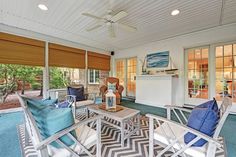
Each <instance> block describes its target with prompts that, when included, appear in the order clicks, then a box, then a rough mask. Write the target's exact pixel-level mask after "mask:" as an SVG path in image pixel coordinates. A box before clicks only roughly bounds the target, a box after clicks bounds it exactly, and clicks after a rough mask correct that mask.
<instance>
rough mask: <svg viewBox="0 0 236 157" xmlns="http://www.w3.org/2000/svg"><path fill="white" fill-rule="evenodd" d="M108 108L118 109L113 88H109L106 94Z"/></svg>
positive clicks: (109, 109) (111, 109) (110, 109)
mask: <svg viewBox="0 0 236 157" xmlns="http://www.w3.org/2000/svg"><path fill="white" fill-rule="evenodd" d="M106 110H108V111H115V110H116V95H115V94H114V93H113V91H112V90H108V92H107V94H106Z"/></svg>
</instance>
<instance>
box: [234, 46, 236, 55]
mask: <svg viewBox="0 0 236 157" xmlns="http://www.w3.org/2000/svg"><path fill="white" fill-rule="evenodd" d="M233 53H234V55H236V44H234V45H233Z"/></svg>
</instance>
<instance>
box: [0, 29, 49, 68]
mask: <svg viewBox="0 0 236 157" xmlns="http://www.w3.org/2000/svg"><path fill="white" fill-rule="evenodd" d="M44 54H45V42H43V41H39V40H35V39H30V38H26V37H21V36H16V35H11V34H7V33H2V32H0V64H21V65H31V66H44Z"/></svg>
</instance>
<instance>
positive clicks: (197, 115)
mask: <svg viewBox="0 0 236 157" xmlns="http://www.w3.org/2000/svg"><path fill="white" fill-rule="evenodd" d="M219 118H220V117H219V110H218V106H217V102H216V100H215V99H214V100H211V101H208V102H205V103H203V104H201V105H199V106H196V107H195V108H194V109H193V110H192V112H191V114H190V116H189V118H188V123H187V126H189V127H191V128H193V129H195V130H198V131H200V132H202V133H204V134H206V135H208V136H211V137H212V136H213V134H214V132H215V128H216V126H217V124H218V121H219ZM195 137H196V135H194V134H192V133H187V134H186V135H185V136H184V141H185V143H189V142H190V141H192V140H193V139H194V138H195ZM206 142H207V141H206V140H204V139H200V140H198V141H197V142H195V143H194V144H193V145H192V146H197V147H198V146H202V145H204V144H205V143H206Z"/></svg>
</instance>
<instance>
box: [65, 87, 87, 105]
mask: <svg viewBox="0 0 236 157" xmlns="http://www.w3.org/2000/svg"><path fill="white" fill-rule="evenodd" d="M67 92H68V95H74V96H76V101H83V100H85V96H84V87H83V86H81V87H78V88H73V87H67Z"/></svg>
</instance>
